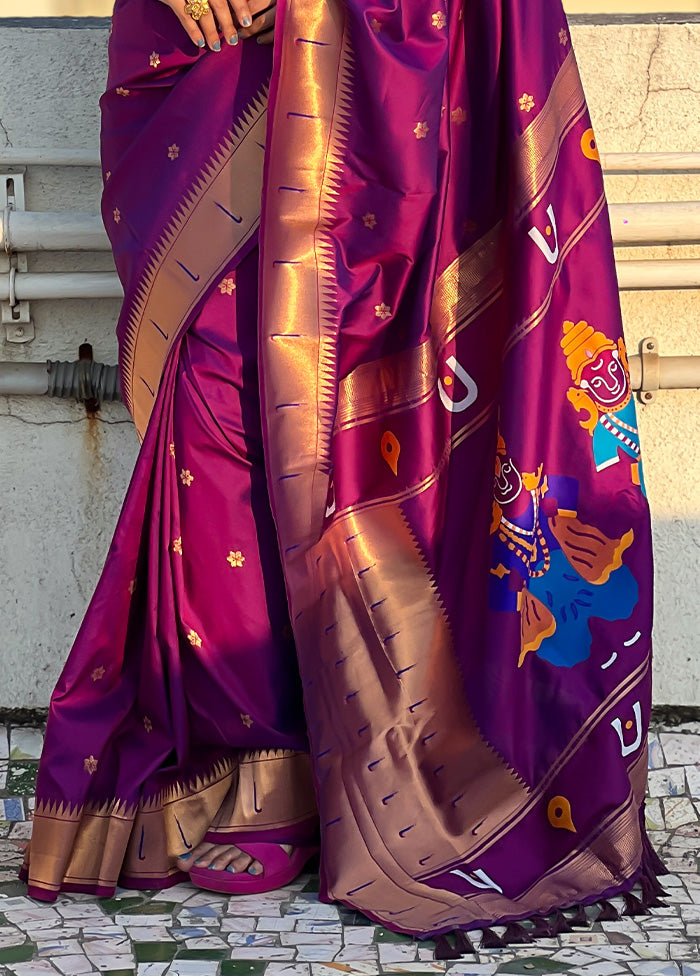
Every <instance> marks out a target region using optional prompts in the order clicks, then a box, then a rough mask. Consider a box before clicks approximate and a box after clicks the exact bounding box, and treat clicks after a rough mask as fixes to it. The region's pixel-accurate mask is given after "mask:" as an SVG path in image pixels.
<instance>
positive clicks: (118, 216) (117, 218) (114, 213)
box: [112, 207, 122, 224]
mask: <svg viewBox="0 0 700 976" xmlns="http://www.w3.org/2000/svg"><path fill="white" fill-rule="evenodd" d="M112 216H113V217H114V223H115V224H118V223H119V221H120V220H121V219H122V212H121V210H120V209H119V207H115V208H114V210H113V211H112Z"/></svg>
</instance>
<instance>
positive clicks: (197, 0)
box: [185, 0, 210, 20]
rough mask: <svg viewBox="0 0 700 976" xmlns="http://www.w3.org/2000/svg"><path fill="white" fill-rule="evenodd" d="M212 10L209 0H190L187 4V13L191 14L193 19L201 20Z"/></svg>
mask: <svg viewBox="0 0 700 976" xmlns="http://www.w3.org/2000/svg"><path fill="white" fill-rule="evenodd" d="M209 10H210V7H209V0H188V2H187V3H186V4H185V13H186V14H189V15H190V17H191V18H192V20H199V18H200V17H203V16H204V14H208V13H209Z"/></svg>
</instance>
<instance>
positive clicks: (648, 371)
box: [639, 336, 661, 403]
mask: <svg viewBox="0 0 700 976" xmlns="http://www.w3.org/2000/svg"><path fill="white" fill-rule="evenodd" d="M639 358H640V360H641V364H642V381H641V385H640V387H639V399H640V401H641V402H642V403H653V402H654V400H655V399H656V395H657V393H658V392H659V390H660V389H661V359H660V357H659V343H658V340H657V339H656V338H655V337H654V336H647V338H646V339H642V341H641V342H640V344H639Z"/></svg>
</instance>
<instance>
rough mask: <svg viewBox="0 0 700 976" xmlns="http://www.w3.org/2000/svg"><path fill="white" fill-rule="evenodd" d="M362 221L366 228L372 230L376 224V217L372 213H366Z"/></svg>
mask: <svg viewBox="0 0 700 976" xmlns="http://www.w3.org/2000/svg"><path fill="white" fill-rule="evenodd" d="M362 223H363V224H364V225H365V227H367V229H368V230H374V228H375V227H376V226H377V218H376V216H375V215H374V214H373V213H366V214H365V215H364V216H363V218H362Z"/></svg>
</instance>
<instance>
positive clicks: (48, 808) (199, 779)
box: [35, 750, 284, 823]
mask: <svg viewBox="0 0 700 976" xmlns="http://www.w3.org/2000/svg"><path fill="white" fill-rule="evenodd" d="M277 751H279V752H284V750H277ZM237 765H238V760H237V759H233V758H230V757H227V758H225V759H217V760H216V761H215V762H214V763H213V764H212V766H211V768H210V769H209V770H208V771H207V772H205V773H200V774H197V775H196V776H192V777H190V778H189V779H186V780H183V781H182V782H181V783H172V784H170V785H169V786H167V787H165V788H164V789H162V790H161V791H160V792H158V793H156V794H155V795H154V796H152V797H150V798H149V799H148V800H142V801H141V802H139V803H134V802H133V801H131V802H127V801H125V800H121V799H119V798H115V799H113V800H105V801H102V802H100V803H84V804H81V803H69V802H65V801H60V802H59V801H47V800H40V801H39V802H38V803H37V806H36V811H35V816H36V817H44V818H46V819H48V820H64V821H66V820H68V821H70V820H72V821H75V822H76V823H77V822H78V821H80V820H81V819H82V818H83V817H88V816H89V817H109V818H118V819H121V820H133V819H134V817H135V816H136V813H137V812H138V811H139V810H142V811H143V812H145V813H149V812H151V811H153V810H157V809H159V808H160V807H162V806H166V805H167V804H169V803H173V802H174V801H176V800H181V799H183V797H185V796H191V795H192V794H194V793H201V792H202V791H203V790H206V789H208V788H209V787H210V786H213V785H214V784H215V783H218V782H220V781H221V780H222V779H225V777H226V776H228V775H230V773H231V772H232V771H233V769H234V767H236V766H237Z"/></svg>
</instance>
